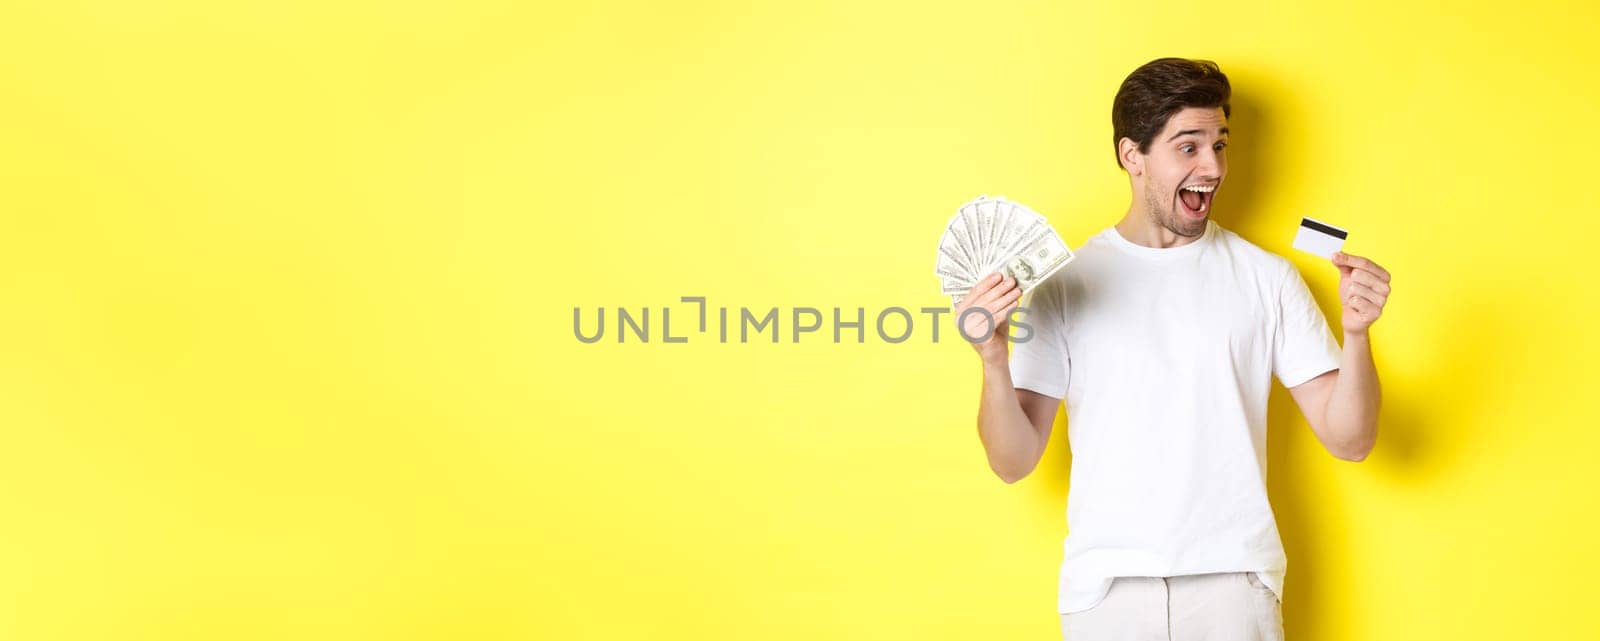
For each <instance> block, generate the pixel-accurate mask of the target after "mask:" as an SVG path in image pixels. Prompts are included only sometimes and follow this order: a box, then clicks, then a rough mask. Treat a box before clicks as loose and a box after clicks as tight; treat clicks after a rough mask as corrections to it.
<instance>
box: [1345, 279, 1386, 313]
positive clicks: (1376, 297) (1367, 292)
mask: <svg viewBox="0 0 1600 641" xmlns="http://www.w3.org/2000/svg"><path fill="white" fill-rule="evenodd" d="M1350 294H1354V295H1356V296H1360V297H1362V298H1365V299H1367V300H1368V301H1370V302H1372V304H1374V305H1377V306H1378V307H1383V305H1384V303H1387V302H1389V296H1388V295H1387V294H1384V293H1382V292H1379V291H1378V290H1375V289H1373V288H1371V287H1367V286H1366V285H1362V284H1360V283H1352V284H1351V285H1350Z"/></svg>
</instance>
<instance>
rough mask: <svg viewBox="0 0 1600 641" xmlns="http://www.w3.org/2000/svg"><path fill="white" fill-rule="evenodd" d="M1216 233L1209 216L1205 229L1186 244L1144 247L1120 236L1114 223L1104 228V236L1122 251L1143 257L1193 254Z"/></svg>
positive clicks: (1214, 223)
mask: <svg viewBox="0 0 1600 641" xmlns="http://www.w3.org/2000/svg"><path fill="white" fill-rule="evenodd" d="M1216 235H1217V221H1214V220H1211V219H1209V218H1208V219H1206V231H1205V233H1202V234H1200V237H1199V238H1196V239H1194V241H1193V242H1190V243H1189V244H1187V245H1179V246H1177V247H1145V246H1144V245H1140V244H1138V243H1135V242H1133V241H1131V240H1128V239H1126V238H1123V237H1122V232H1120V231H1117V226H1116V225H1112V226H1110V227H1107V228H1106V238H1107V239H1109V240H1110V241H1111V244H1113V245H1116V246H1117V247H1119V248H1121V249H1122V250H1123V251H1125V252H1128V253H1130V254H1134V255H1136V256H1140V257H1143V258H1156V259H1166V258H1178V257H1180V256H1188V255H1190V254H1193V253H1195V252H1198V251H1200V250H1201V249H1203V248H1204V247H1205V246H1206V245H1208V244H1210V243H1211V240H1212V238H1214V237H1215V236H1216Z"/></svg>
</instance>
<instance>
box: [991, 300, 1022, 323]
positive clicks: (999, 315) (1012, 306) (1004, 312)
mask: <svg viewBox="0 0 1600 641" xmlns="http://www.w3.org/2000/svg"><path fill="white" fill-rule="evenodd" d="M1019 303H1020V301H1011V302H1010V303H1009V304H1007V305H1006V306H1005V307H1002V308H1000V311H997V312H995V313H994V317H995V319H996V320H998V321H999V322H998V323H996V325H997V326H1000V327H1004V326H1006V324H1007V323H1009V322H1010V321H1011V312H1013V311H1015V310H1016V309H1017V305H1018V304H1019Z"/></svg>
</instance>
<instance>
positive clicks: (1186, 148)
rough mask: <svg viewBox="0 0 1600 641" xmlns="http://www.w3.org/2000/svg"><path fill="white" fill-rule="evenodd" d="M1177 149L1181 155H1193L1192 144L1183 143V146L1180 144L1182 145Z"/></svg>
mask: <svg viewBox="0 0 1600 641" xmlns="http://www.w3.org/2000/svg"><path fill="white" fill-rule="evenodd" d="M1178 149H1179V150H1180V151H1182V152H1183V153H1186V154H1192V153H1194V145H1192V144H1189V143H1184V144H1182V145H1180V146H1179V147H1178Z"/></svg>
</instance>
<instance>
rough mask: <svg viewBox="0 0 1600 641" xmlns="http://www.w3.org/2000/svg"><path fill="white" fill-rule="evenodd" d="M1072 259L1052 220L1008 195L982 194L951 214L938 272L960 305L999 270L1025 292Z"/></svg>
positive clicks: (946, 228)
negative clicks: (994, 196) (970, 292)
mask: <svg viewBox="0 0 1600 641" xmlns="http://www.w3.org/2000/svg"><path fill="white" fill-rule="evenodd" d="M1072 258H1073V255H1072V250H1070V249H1067V244H1066V243H1065V242H1062V240H1061V236H1059V235H1057V234H1056V230H1055V229H1053V228H1051V227H1050V223H1049V221H1046V220H1045V218H1044V216H1040V215H1039V214H1037V213H1035V212H1034V211H1033V210H1032V209H1028V207H1027V206H1026V205H1023V204H1022V203H1018V202H1012V201H1009V200H1006V197H1005V196H1000V197H997V198H990V197H989V196H988V195H983V196H979V197H978V198H977V199H976V200H973V201H972V202H969V203H967V204H965V205H962V206H961V208H960V209H958V210H956V214H955V215H954V216H951V217H950V224H949V225H947V226H946V227H945V230H944V237H943V238H940V239H939V262H938V264H937V266H936V267H935V268H934V274H936V275H938V276H939V278H940V279H942V280H943V281H944V293H946V294H949V295H950V300H951V302H952V303H959V302H961V299H962V298H963V297H965V296H966V295H967V292H968V291H971V290H972V286H973V285H976V284H977V283H978V281H979V280H982V279H983V277H984V276H988V275H989V274H992V273H994V272H1000V273H1002V274H1005V275H1007V276H1011V277H1012V278H1014V279H1016V281H1017V285H1018V286H1020V287H1022V291H1023V292H1024V293H1026V292H1027V291H1028V290H1031V289H1033V287H1034V286H1035V285H1038V284H1039V283H1041V282H1044V279H1046V278H1049V277H1050V275H1051V274H1054V273H1056V272H1057V271H1059V270H1060V269H1061V268H1062V267H1063V266H1065V265H1066V264H1067V263H1068V262H1070V261H1071V260H1072Z"/></svg>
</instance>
